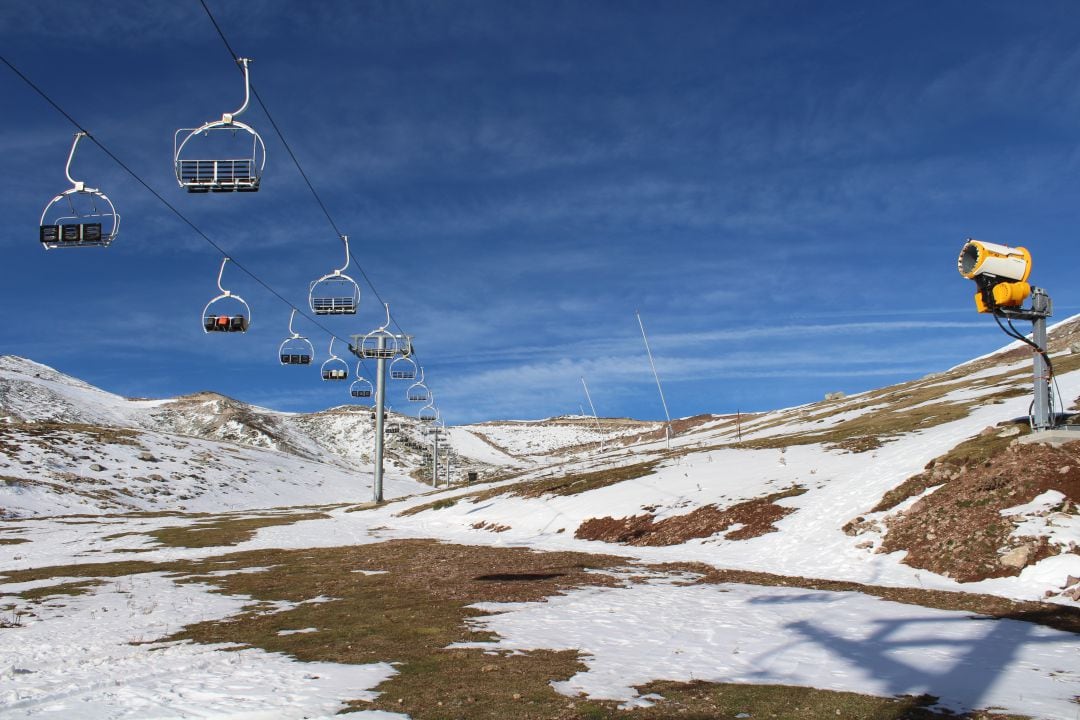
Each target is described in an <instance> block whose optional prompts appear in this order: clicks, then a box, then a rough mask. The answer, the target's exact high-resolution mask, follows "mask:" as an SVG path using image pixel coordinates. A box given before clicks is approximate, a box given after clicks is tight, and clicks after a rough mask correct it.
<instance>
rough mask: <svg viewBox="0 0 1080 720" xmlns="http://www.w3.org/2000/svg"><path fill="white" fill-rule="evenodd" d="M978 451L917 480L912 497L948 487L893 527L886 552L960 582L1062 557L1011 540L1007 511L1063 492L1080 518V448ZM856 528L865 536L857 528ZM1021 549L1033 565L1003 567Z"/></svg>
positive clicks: (1038, 544)
mask: <svg viewBox="0 0 1080 720" xmlns="http://www.w3.org/2000/svg"><path fill="white" fill-rule="evenodd" d="M972 447H973V448H974V449H973V450H972V451H970V452H967V453H964V452H954V453H951V454H950V455H948V456H945V458H943V459H940V461H935V462H934V463H932V464H931V465H930V466H929V467H928V468H927V470H926V471H925V472H923V473H920V475H918V476H916V477H915V478H912V480H911V481H909V484H910V485H911V486H912V487H909V492H910V491H913V490H916V489H919V490H921V489H922V488H923V487H932V486H934V485H941V487H939V488H938V489H937V490H935V491H933V492H932V493H930V494H929V495H927V496H926V497H923V498H922V499H920V500H919V501H918V502H916V503H915V504H914V505H913V506H912V507H911V508H909V509H908V510H906V511H904V512H901V513H898V514H897V515H895V516H894V517H893V518H891V519H890V520H889V521H888V531H887V533H886V535H885V541H884V543H883V544H882V547H881V551H882V552H894V551H897V550H904V551H906V552H907V557H906V558H905V559H904V562H905V563H906V564H908V565H911V566H912V567H917V568H925V569H926V570H930V571H932V572H935V573H939V574H942V575H947V576H949V577H952V578H954V579H956V580H958V581H960V582H974V581H977V580H983V579H986V578H992V577H1004V576H1010V575H1017V574H1019V573H1020V571H1021V570H1022V568H1023V567H1025V566H1027V565H1031V564H1033V563H1036V562H1038V561H1039V560H1041V559H1043V558H1045V557H1047V556H1050V555H1054V554H1057V553H1058V552H1060V547H1059V546H1057V547H1055V546H1051V545H1048V544H1047V542H1046V541H1045V539H1036V538H1012V537H1010V535H1011V534H1012V532H1013V527H1014V526H1013V524H1012V522H1011V521H1010V519H1009V518H1008V517H1003V516H1002V515H1001V513H1000V511H1001V510H1003V509H1005V508H1009V507H1015V506H1017V505H1023V504H1025V503H1028V502H1030V501H1031V500H1033V499H1034V498H1035V497H1036V496H1038V495H1040V494H1042V493H1043V492H1045V491H1047V490H1057V491H1059V492H1061V493H1062V494H1064V495H1065V497H1066V498H1067V501H1066V503H1065V504H1066V506H1071V512H1076V503H1077V502H1080V443H1076V442H1073V443H1068V444H1066V445H1063V446H1062V447H1060V448H1054V447H1051V446H1049V445H1043V444H1031V445H1026V444H1017V443H1012V444H1006V445H1004V446H1003V447H1002V446H1001V443H1000V442H998V443H996V444H995V443H991V445H990V446H989V450H988V451H987V450H986V448H984V449H983V451H982V452H978V451H977V450H978V448H977V446H974V445H972ZM1063 509H1065V510H1066V511H1069V508H1068V507H1066V508H1063ZM856 525H857V523H856ZM849 528H850V530H849V531H852V532H853V534H857V532H858V530H857V528H856V527H855V526H849ZM1020 546H1027V548H1028V556H1027V558H1026V560H1025V561H1024V562H1023V563H1022V564H1018V565H1015V566H1010V565H1004V564H1002V562H1001V558H1002V556H1003V555H1004V554H1005V553H1006V552H1008V551H1009V550H1010V549H1012V548H1017V547H1020ZM1066 551H1071V552H1080V548H1075V547H1074V548H1071V550H1066Z"/></svg>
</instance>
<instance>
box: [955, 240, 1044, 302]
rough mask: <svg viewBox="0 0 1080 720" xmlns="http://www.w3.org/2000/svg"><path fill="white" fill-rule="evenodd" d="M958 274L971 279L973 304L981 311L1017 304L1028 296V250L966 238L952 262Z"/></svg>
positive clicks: (1029, 291) (1029, 268)
mask: <svg viewBox="0 0 1080 720" xmlns="http://www.w3.org/2000/svg"><path fill="white" fill-rule="evenodd" d="M956 267H957V269H958V270H959V271H960V274H961V275H963V276H964V277H966V278H967V279H968V280H974V281H975V285H976V287H978V291H977V292H976V293H975V307H976V309H978V311H979V312H981V313H986V312H994V311H995V310H996V309H997V308H999V307H1020V306H1021V305H1023V304H1024V300H1026V299H1027V298H1028V296H1029V295H1031V285H1029V284H1028V282H1027V279H1028V275H1030V274H1031V253H1029V252H1028V251H1027V250H1026V249H1025V248H1022V247H1017V248H1012V247H1008V246H1006V245H997V244H995V243H988V242H983V241H982V240H973V239H971V238H968V241H967V243H966V244H965V245H964V249H963V250H961V251H960V258H959V259H958V260H957V261H956Z"/></svg>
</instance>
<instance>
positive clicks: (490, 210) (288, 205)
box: [0, 0, 1080, 422]
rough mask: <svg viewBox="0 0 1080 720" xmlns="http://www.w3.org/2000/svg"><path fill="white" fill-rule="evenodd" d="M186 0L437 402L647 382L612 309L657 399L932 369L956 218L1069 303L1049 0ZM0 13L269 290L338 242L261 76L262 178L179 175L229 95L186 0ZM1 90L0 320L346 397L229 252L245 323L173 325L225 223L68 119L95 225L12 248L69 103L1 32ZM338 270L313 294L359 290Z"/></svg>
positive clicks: (29, 332) (184, 387)
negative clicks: (343, 237)
mask: <svg viewBox="0 0 1080 720" xmlns="http://www.w3.org/2000/svg"><path fill="white" fill-rule="evenodd" d="M209 4H210V7H211V9H212V10H213V12H214V13H215V16H216V17H217V19H218V21H219V23H220V24H221V26H222V29H223V30H224V32H225V33H226V35H227V36H228V38H229V40H230V42H231V43H232V45H233V46H234V48H235V49H236V50H237V52H239V53H240V54H242V55H244V56H247V57H251V58H253V59H254V63H253V65H252V81H253V83H254V85H255V87H256V88H257V89H258V91H259V93H260V94H261V96H262V98H263V100H264V101H265V102H266V104H267V107H268V108H269V110H270V112H271V114H272V115H273V117H274V119H275V120H276V121H277V123H278V125H279V126H280V127H281V129H282V131H283V132H284V134H285V138H286V140H287V141H288V143H289V144H290V145H291V146H292V148H293V150H294V152H295V153H296V154H297V156H298V158H299V159H300V162H301V164H302V165H303V166H304V168H305V170H306V171H307V172H308V174H309V176H310V177H311V179H312V182H313V184H314V185H315V187H316V189H317V190H318V191H319V194H320V196H321V197H322V198H323V200H324V201H325V203H326V205H327V207H328V209H329V211H330V213H331V215H332V217H333V218H334V220H335V222H336V223H337V224H338V226H340V227H341V228H342V230H343V231H344V232H346V233H348V234H349V236H350V239H351V245H352V247H353V252H354V258H355V261H356V262H357V263H358V264H359V265H360V266H361V267H362V268H363V270H364V272H365V273H366V274H367V275H368V277H370V278H371V280H372V282H373V284H374V286H375V288H376V289H377V290H378V293H379V294H380V295H381V296H382V297H383V298H384V299H386V300H387V301H389V302H390V304H391V309H392V311H393V313H394V317H395V319H396V320H397V321H398V323H400V326H401V327H402V328H404V329H405V330H406V331H408V332H409V333H412V334H414V335H415V336H416V344H417V350H418V355H419V359H420V360H421V362H422V364H423V365H424V366H425V369H426V373H427V377H428V380H429V385H430V387H431V388H432V390H433V392H434V393H435V395H436V399H437V401H438V404H439V406H440V409H441V410H442V412H443V415H444V417H445V418H446V419H447V420H448V421H450V422H466V421H475V420H484V419H493V418H535V417H545V416H549V415H556V414H563V413H571V412H574V413H576V412H578V411H579V408H580V406H582V405H584V406H585V408H586V409H587V408H588V405H587V403H586V401H585V397H584V393H583V391H582V388H581V383H580V380H579V378H580V377H581V376H585V378H586V379H587V381H588V382H589V387H590V389H591V391H592V394H593V399H594V401H595V403H596V407H597V411H598V413H599V414H601V415H608V416H633V417H639V418H659V417H662V409H661V407H660V403H659V399H658V397H657V394H656V388H655V384H654V382H653V379H652V375H651V373H650V371H649V366H648V361H647V358H646V356H645V353H644V347H643V345H642V342H641V336H640V332H639V329H638V325H637V321H636V319H635V317H634V311H635V310H639V311H640V312H641V314H642V318H643V319H644V321H645V324H646V328H647V329H648V331H649V333H650V339H651V341H652V347H653V352H654V355H655V357H656V364H657V368H658V370H659V372H660V375H661V379H662V380H663V382H664V389H665V392H666V394H667V397H668V403H669V406H670V408H671V411H672V414H673V415H675V416H685V415H691V414H695V413H700V412H733V411H735V410H743V411H750V410H761V409H768V408H772V407H779V406H786V405H793V404H798V403H802V402H808V401H812V400H817V399H820V398H821V397H822V395H823V394H824V393H825V392H829V391H835V390H841V391H845V392H848V393H852V392H857V391H860V390H865V389H869V388H873V387H878V386H881V385H885V384H888V383H892V382H897V381H901V380H906V379H911V378H915V377H919V376H921V375H924V374H926V373H929V372H935V371H939V370H943V369H945V368H947V367H950V366H951V365H954V364H956V363H958V362H962V361H964V360H966V359H968V358H970V357H972V356H975V355H979V354H982V353H985V352H988V351H990V350H992V349H993V348H995V347H997V346H999V345H1001V344H1003V343H1004V341H1005V338H1004V336H1003V335H1001V333H1000V332H999V331H998V330H997V328H996V326H995V325H994V323H993V321H992V320H991V319H990V318H989V317H985V316H979V315H977V314H976V313H975V311H974V306H973V302H972V294H973V292H974V286H973V284H972V283H971V282H969V281H966V280H964V279H962V278H961V277H960V276H959V275H958V274H957V271H956V257H957V255H958V253H959V251H960V248H961V247H962V245H963V243H964V240H965V238H967V237H976V238H980V239H983V240H987V241H991V242H997V243H1002V244H1007V245H1024V246H1025V247H1027V248H1028V249H1029V250H1031V252H1032V254H1033V256H1034V272H1033V275H1032V279H1033V281H1034V282H1035V283H1036V284H1038V285H1041V286H1043V287H1046V288H1047V289H1048V290H1049V292H1050V294H1051V296H1052V297H1053V298H1054V300H1055V304H1056V310H1057V312H1056V318H1057V319H1061V318H1063V317H1066V316H1068V315H1071V314H1073V313H1076V312H1080V299H1078V298H1077V297H1076V295H1075V287H1076V283H1075V268H1076V266H1077V261H1078V259H1080V251H1078V249H1077V242H1076V239H1075V238H1076V229H1077V228H1078V227H1080V203H1078V202H1077V196H1078V194H1080V164H1078V161H1080V155H1078V147H1080V83H1078V82H1077V79H1078V78H1080V11H1078V10H1077V8H1076V6H1075V4H1072V3H1067V2H1039V3H1025V4H1020V3H1015V2H986V3H978V4H972V3H966V2H936V3H930V2H910V3H908V2H890V3H866V2H828V3H820V2H753V3H748V2H719V1H716V2H691V1H689V0H685V1H680V2H630V1H619V2H600V1H596V2H550V1H544V2H524V1H518V0H515V1H513V2H479V1H478V2H406V1H399V0H395V1H394V2H319V3H299V2H284V1H280V0H273V1H271V0H263V1H261V2H260V1H255V2H245V3H224V2H220V1H211V2H210V3H209ZM0 47H3V48H4V49H3V51H2V54H3V55H4V56H5V57H6V58H7V59H8V60H9V61H11V62H12V63H13V64H15V65H16V66H17V67H19V68H20V69H21V70H22V71H23V72H24V73H25V74H26V75H28V76H29V77H30V78H31V79H33V80H34V82H36V83H37V84H38V85H39V86H40V87H41V88H42V89H44V90H45V91H46V92H47V93H48V94H49V95H50V96H51V97H52V98H53V99H54V100H55V101H56V102H58V103H59V104H60V105H61V106H63V107H64V108H65V109H66V110H67V111H68V112H69V113H70V114H72V115H73V116H74V117H75V118H76V119H77V120H78V121H79V122H81V123H82V124H83V125H84V126H86V127H87V128H88V129H89V130H90V131H91V132H92V133H93V134H94V135H95V137H97V138H98V139H99V140H100V141H101V142H102V143H104V144H105V145H106V146H107V147H108V148H109V149H110V150H111V151H112V152H113V153H115V154H116V155H117V156H119V157H120V158H121V159H122V160H123V161H124V162H125V163H127V164H128V165H129V166H130V167H131V168H132V169H133V170H134V171H135V172H136V173H138V174H139V176H140V177H142V178H143V179H144V180H145V181H146V182H147V183H149V184H150V185H151V186H153V187H154V188H155V189H156V190H158V192H160V193H162V194H163V195H164V196H165V197H167V198H168V199H169V201H170V202H172V203H174V204H175V205H176V207H177V208H179V209H180V210H181V212H183V213H184V214H185V215H186V216H187V217H188V218H189V219H190V220H191V221H192V222H194V223H195V224H196V225H197V226H198V227H199V228H200V229H201V230H203V231H204V232H205V233H206V234H207V235H208V236H210V237H211V238H212V239H213V240H214V241H215V242H216V243H218V244H219V245H221V246H222V247H224V248H226V249H227V251H228V252H229V253H230V254H231V255H232V256H234V257H235V258H237V259H238V260H239V261H240V262H241V263H243V264H244V266H245V267H247V268H249V269H251V270H252V271H253V272H254V273H255V274H256V275H258V276H259V278H261V279H262V280H264V281H265V282H266V283H268V284H269V285H271V286H272V287H273V288H274V289H275V290H277V291H278V292H280V293H281V294H282V295H284V296H285V297H286V298H288V299H289V300H290V301H291V302H293V303H294V304H296V305H297V306H300V307H304V306H305V304H306V294H307V287H308V283H310V282H311V280H313V279H315V278H317V277H319V276H321V275H322V274H324V273H326V272H328V271H330V270H332V269H333V268H335V267H338V266H340V264H341V260H342V257H341V245H340V242H339V241H338V240H337V239H336V236H335V234H334V231H333V229H332V228H331V226H330V225H329V223H328V222H327V220H326V218H325V216H324V215H323V214H322V212H321V211H320V210H319V207H318V205H317V204H316V202H315V200H314V199H313V198H312V196H311V195H310V193H309V192H308V190H307V188H306V187H305V186H304V185H303V182H302V180H301V178H300V176H299V174H298V172H297V170H296V168H295V167H294V166H293V165H292V163H291V161H290V160H289V159H288V156H287V154H286V152H285V150H284V148H283V146H282V144H281V141H280V140H279V139H278V137H277V136H276V135H275V134H274V132H273V129H272V127H271V126H270V123H269V122H268V120H267V118H266V116H265V115H264V114H263V112H262V110H261V109H260V108H259V107H258V106H257V105H253V107H252V109H251V110H249V111H248V113H247V114H246V115H245V116H244V117H243V119H244V120H245V121H247V122H248V123H250V124H251V125H253V126H254V127H256V128H257V129H258V130H259V131H260V133H262V135H263V137H264V139H265V140H266V143H267V147H268V154H269V159H268V162H267V168H266V171H265V174H264V176H263V184H262V189H261V190H260V192H258V193H253V194H243V195H209V196H207V195H202V196H199V195H188V194H186V193H184V192H183V191H182V190H180V188H178V187H177V186H176V183H175V180H174V178H173V176H172V164H171V160H172V157H171V152H172V135H173V132H174V131H175V130H176V128H179V127H192V126H195V125H198V124H200V123H202V122H204V121H207V120H210V119H212V118H214V117H216V116H220V114H221V113H222V112H225V111H229V110H233V109H235V108H236V107H237V106H238V105H239V103H240V100H241V93H242V84H241V78H240V75H239V73H238V72H237V71H236V69H235V66H234V65H233V64H232V63H231V61H230V59H229V56H228V53H227V51H226V50H225V48H224V46H223V45H222V43H221V40H220V39H219V37H218V36H217V34H216V32H215V30H214V28H213V26H212V25H211V24H210V22H209V20H208V19H207V17H206V15H205V13H204V12H203V10H202V8H201V6H200V5H199V3H198V2H197V1H196V0H191V1H190V2H188V1H183V2H164V1H163V0H161V1H157V2H149V3H145V2H126V1H121V0H117V1H115V2H106V3H104V4H100V3H99V4H92V5H91V4H85V3H74V2H67V1H64V2H60V1H58V0H41V1H40V2H36V3H33V4H30V3H16V2H12V1H10V0H9V1H7V2H3V3H0ZM0 93H2V97H3V102H2V107H3V109H2V111H0V127H2V133H0V158H2V160H0V163H2V165H0V166H2V167H3V170H4V172H3V174H2V180H0V182H2V185H0V190H2V192H0V211H2V213H3V216H4V217H5V218H6V219H7V222H5V223H4V224H3V226H0V247H2V249H3V252H4V257H5V259H6V262H5V269H4V271H3V278H4V282H3V283H2V284H0V293H2V294H3V303H0V308H2V309H0V312H2V313H3V317H2V319H0V352H4V353H13V354H17V355H23V356H27V357H30V358H33V359H35V360H38V361H40V362H44V363H47V364H49V365H52V366H54V367H57V368H58V369H60V370H62V371H64V372H68V373H71V374H73V375H76V376H79V377H82V378H85V379H86V380H88V381H89V382H92V383H94V384H97V385H99V386H101V387H104V388H106V389H109V390H112V391H114V392H118V393H121V394H125V395H129V396H149V397H163V396H170V395H175V394H180V393H188V392H195V391H198V390H204V389H205V390H214V391H217V392H222V393H225V394H227V395H230V396H233V397H237V398H239V399H242V400H245V401H248V402H254V403H258V404H261V405H265V406H269V407H273V408H278V409H283V410H315V409H321V408H324V407H330V406H334V405H337V404H341V403H342V402H345V401H347V400H348V397H347V393H346V392H345V389H344V388H343V387H342V386H341V385H339V384H333V383H325V382H322V381H321V380H319V379H318V376H317V370H316V369H314V368H303V369H301V368H290V367H282V366H280V365H279V364H278V363H277V360H276V357H275V355H276V350H277V347H278V344H279V343H280V342H281V340H282V339H283V338H284V337H285V335H286V334H287V323H288V316H289V308H288V306H287V305H285V304H284V303H282V302H281V301H280V300H279V299H277V298H276V297H274V296H273V295H271V294H269V293H268V292H266V291H265V290H264V289H263V288H262V287H260V286H259V285H258V284H257V283H256V282H254V281H253V280H252V279H251V278H249V277H247V276H246V275H244V274H242V273H239V272H236V271H235V269H233V268H230V269H227V270H226V279H225V285H226V287H229V288H230V289H232V290H233V291H234V292H237V293H239V294H240V295H242V296H243V297H244V298H245V299H246V300H247V301H248V302H249V303H250V304H251V306H252V309H253V318H252V328H251V330H250V332H248V333H247V334H246V335H242V336H234V335H213V336H208V335H206V334H204V333H203V332H202V330H201V327H200V319H199V314H200V312H201V310H202V307H203V305H204V304H205V303H206V302H207V301H208V300H209V299H210V298H211V297H212V296H213V295H215V294H216V293H217V289H216V286H215V280H216V276H217V270H218V267H219V265H220V262H221V256H220V255H219V254H218V253H217V251H216V250H214V249H213V248H212V247H211V246H210V245H208V244H207V243H206V242H205V241H204V240H203V239H202V238H200V237H199V236H198V235H197V234H195V233H194V232H193V231H192V230H191V229H190V228H188V227H186V226H185V225H184V224H183V223H182V222H180V221H179V220H177V219H176V218H175V217H174V216H173V215H172V214H171V213H169V211H168V210H167V209H166V208H165V207H164V206H162V205H161V204H160V203H159V202H158V201H157V200H156V199H155V198H154V197H153V196H152V195H150V194H149V193H148V192H147V191H146V190H145V189H143V188H142V187H141V186H139V185H138V184H137V183H136V182H135V181H134V180H133V179H131V178H130V177H129V176H128V175H126V174H125V173H124V172H123V171H122V170H121V169H119V168H118V167H117V166H115V164H114V163H113V162H112V161H111V160H110V159H109V158H108V157H106V156H105V155H104V154H103V153H102V152H101V151H100V150H99V149H98V148H96V147H93V146H92V145H87V144H83V145H82V146H80V149H79V154H78V156H77V158H76V162H75V165H74V168H73V174H74V176H75V177H76V178H81V179H84V180H86V181H87V182H88V183H89V184H91V185H93V186H96V187H100V188H101V189H102V190H104V191H105V192H106V193H107V194H108V195H109V196H110V197H111V198H112V199H113V200H114V202H115V203H116V204H117V207H118V209H119V210H120V212H121V214H122V215H123V226H122V229H121V233H120V236H119V238H118V239H117V240H116V242H115V244H114V245H113V246H112V247H110V248H108V249H107V250H94V249H84V250H57V251H54V252H45V251H43V250H42V248H41V247H40V244H39V243H38V241H37V229H36V227H35V224H36V219H37V218H38V217H39V216H40V214H41V210H42V208H43V207H44V205H45V203H46V202H48V200H49V199H50V198H51V197H52V196H53V195H55V194H56V193H59V192H61V191H62V190H64V189H66V188H67V187H68V183H67V181H66V179H65V178H64V161H65V160H66V157H67V152H68V150H69V148H70V144H71V137H72V133H73V131H74V128H73V127H72V126H71V125H70V124H69V123H68V122H67V121H66V120H65V119H64V118H63V117H62V116H61V115H59V114H58V113H57V112H56V111H55V110H53V109H52V108H51V107H49V106H48V104H46V103H45V102H44V101H43V100H42V99H41V98H40V97H39V96H37V95H36V94H35V93H33V91H31V90H30V89H29V88H28V87H27V86H26V85H25V84H23V83H22V81H21V80H19V79H18V78H17V77H16V76H15V75H14V74H12V73H11V72H10V71H8V70H7V68H6V67H2V66H0ZM352 269H353V271H356V267H355V266H354V267H353V268H352ZM356 274H357V275H359V273H358V272H356ZM362 292H363V295H362V298H361V312H360V314H359V315H357V316H356V317H353V318H348V319H346V318H330V319H325V320H323V321H322V322H323V323H324V324H325V325H326V326H327V327H328V328H330V329H331V330H332V331H333V332H335V333H336V334H338V335H339V336H341V337H347V336H349V335H351V334H354V333H362V332H366V331H368V330H370V329H371V328H373V327H375V326H376V325H378V324H380V323H381V317H380V313H381V307H380V306H379V304H378V302H377V300H376V299H375V296H374V294H373V292H372V290H371V288H370V287H368V286H367V285H366V284H364V285H363V287H362ZM297 328H298V329H299V330H300V331H301V332H304V333H305V334H309V335H310V336H311V337H312V340H313V341H314V343H315V345H316V352H317V360H318V361H320V362H321V360H322V359H324V358H325V357H326V349H327V344H328V337H327V336H326V335H325V334H324V333H323V332H322V331H321V330H320V329H319V328H317V327H315V326H314V325H312V324H311V323H310V322H308V321H307V320H304V319H302V318H300V319H298V320H297ZM338 354H342V353H340V352H339V353H338ZM403 390H404V386H400V387H397V386H395V388H394V389H393V392H392V395H391V402H392V403H393V405H394V406H395V409H401V410H408V411H409V412H415V407H408V406H407V404H406V403H405V402H404V396H403Z"/></svg>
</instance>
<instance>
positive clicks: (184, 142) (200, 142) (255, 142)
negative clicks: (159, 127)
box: [173, 58, 266, 193]
mask: <svg viewBox="0 0 1080 720" xmlns="http://www.w3.org/2000/svg"><path fill="white" fill-rule="evenodd" d="M237 62H238V63H239V64H240V67H241V68H242V69H243V71H244V104H243V105H241V106H240V109H239V110H236V111H234V112H231V113H224V114H223V115H222V116H221V119H220V120H212V121H210V122H207V123H204V124H203V125H200V126H199V127H197V128H180V129H179V130H177V131H176V134H175V135H174V136H173V165H174V169H175V172H176V181H177V182H178V183H180V187H182V188H184V189H185V190H187V191H188V192H190V193H205V192H234V191H235V192H255V191H257V190H258V189H259V180H260V178H261V177H262V171H263V167H264V166H265V165H266V145H265V143H263V139H262V138H261V137H260V136H259V133H257V132H256V131H255V129H254V128H252V127H251V126H250V125H246V124H245V123H242V122H240V121H239V120H237V119H236V118H237V117H239V116H240V114H241V113H243V112H244V111H245V110H247V107H248V101H249V100H250V99H251V80H250V78H249V76H248V64H249V63H250V62H251V60H249V59H248V58H239V59H238V60H237ZM238 132H244V133H246V135H244V136H243V137H244V138H245V139H250V140H251V147H250V152H247V151H246V150H245V152H244V155H243V156H242V157H231V158H219V157H214V156H216V155H218V154H220V153H221V150H220V149H219V148H218V147H216V145H217V144H218V143H216V142H215V141H218V140H222V141H227V140H232V141H233V143H232V144H235V143H236V137H235V136H236V134H237V133H238ZM230 136H231V137H230ZM244 147H245V148H246V147H247V146H246V145H245V146H244ZM203 153H205V154H208V155H210V156H211V157H210V158H207V157H201V155H202V154H203Z"/></svg>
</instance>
